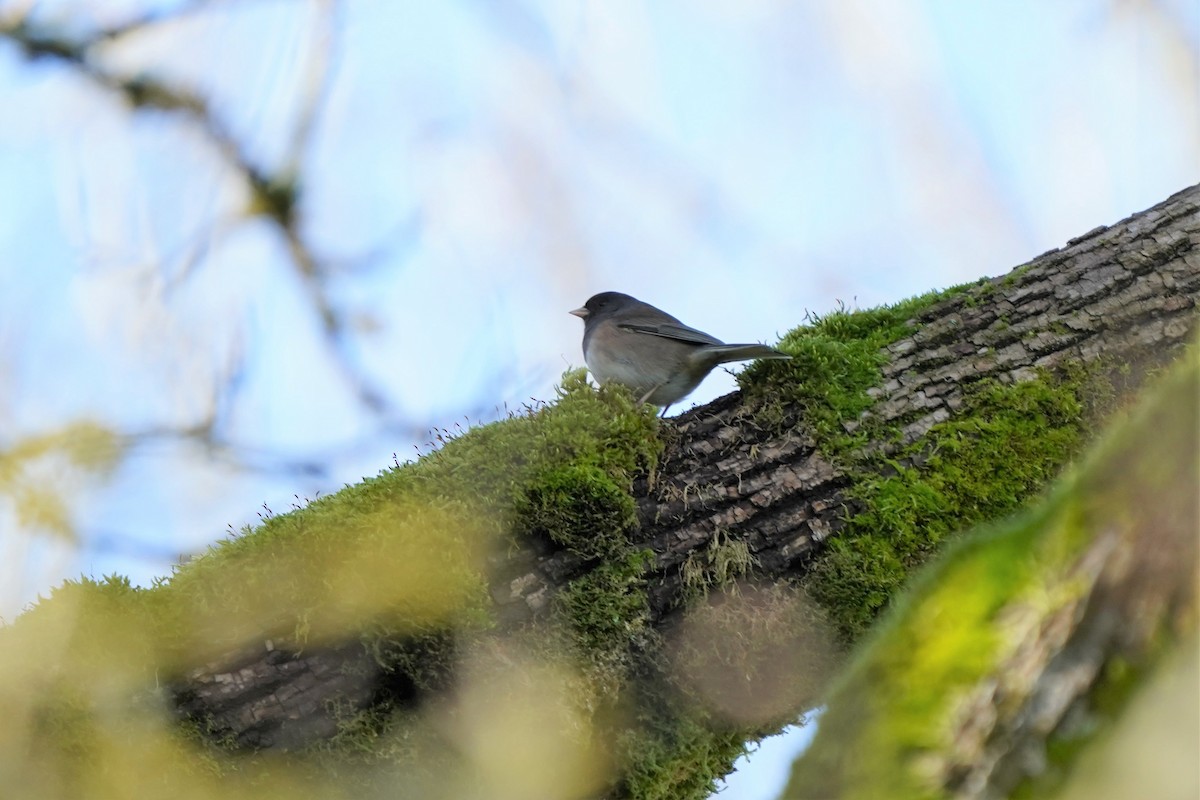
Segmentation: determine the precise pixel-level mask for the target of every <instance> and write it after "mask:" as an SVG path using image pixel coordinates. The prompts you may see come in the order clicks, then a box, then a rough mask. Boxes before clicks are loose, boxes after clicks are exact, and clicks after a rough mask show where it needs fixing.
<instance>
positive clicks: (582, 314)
mask: <svg viewBox="0 0 1200 800" xmlns="http://www.w3.org/2000/svg"><path fill="white" fill-rule="evenodd" d="M567 313H568V314H574V315H575V316H577V317H579V318H580V319H587V317H588V314H589V313H590V312H589V311H588V310H587V309H586V308H577V309H575V310H574V311H568V312H567Z"/></svg>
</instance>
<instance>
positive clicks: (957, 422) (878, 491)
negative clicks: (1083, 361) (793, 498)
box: [809, 373, 1084, 639]
mask: <svg viewBox="0 0 1200 800" xmlns="http://www.w3.org/2000/svg"><path fill="white" fill-rule="evenodd" d="M1079 389H1080V382H1079V381H1078V380H1067V379H1062V378H1058V377H1055V376H1053V375H1050V374H1049V373H1041V374H1040V375H1039V377H1038V378H1037V379H1036V380H1032V381H1026V382H1024V383H1018V384H1001V383H998V382H995V381H984V382H981V383H980V384H978V385H976V386H974V387H972V388H971V389H970V390H969V391H968V392H967V395H966V398H965V403H964V408H963V409H962V411H961V413H960V415H959V416H958V417H956V418H955V419H953V420H950V421H947V422H943V423H940V424H937V425H935V426H933V427H932V428H931V429H930V430H929V432H928V433H927V434H926V435H925V436H923V437H921V438H920V439H919V440H917V441H915V442H913V443H912V444H910V445H908V446H907V447H905V448H902V449H901V450H899V451H898V452H895V453H893V454H891V455H890V456H889V457H887V458H883V457H879V456H867V457H864V458H863V459H861V461H860V463H859V465H858V466H856V468H855V469H856V470H857V472H858V474H859V478H858V479H857V481H856V482H855V484H854V485H853V486H852V487H851V488H850V489H849V490H848V491H847V497H848V498H849V499H850V501H851V504H852V508H853V509H854V511H853V512H852V513H851V515H850V516H849V517H848V519H847V520H846V526H845V528H844V529H843V530H842V531H841V532H840V533H839V535H838V536H836V537H834V538H833V539H831V540H830V542H829V543H828V548H827V550H826V552H825V554H824V555H823V557H822V558H820V559H818V560H817V561H816V563H815V564H814V566H813V569H812V570H811V572H810V575H811V578H810V581H809V588H810V591H811V592H812V594H813V596H814V597H816V598H817V599H818V600H819V601H820V602H821V603H822V604H823V605H824V606H825V607H826V608H828V609H830V611H831V612H832V613H833V615H834V618H835V621H836V624H837V626H838V628H839V629H840V631H841V633H842V635H843V636H844V637H845V638H847V639H853V638H856V637H857V636H858V635H860V634H861V633H862V632H863V631H865V630H866V629H867V627H868V626H869V625H870V624H871V622H872V621H873V620H874V619H875V617H876V615H877V614H878V613H879V611H880V610H881V609H882V608H883V607H884V606H885V605H886V603H887V601H888V599H889V598H890V597H891V596H892V595H893V594H894V593H895V591H896V590H897V589H898V588H899V587H900V586H902V585H903V583H904V581H905V580H906V578H907V576H908V575H909V574H910V573H911V571H912V570H913V569H914V568H915V567H917V566H919V565H920V564H922V563H924V561H925V560H926V559H927V558H928V557H929V556H930V555H931V554H932V553H933V552H935V550H936V548H937V547H938V545H939V544H940V543H941V542H942V541H943V540H945V539H946V538H947V537H948V536H951V535H953V534H954V533H956V532H958V531H961V530H964V529H966V528H969V527H970V526H972V525H974V524H977V523H979V522H982V521H985V520H991V519H999V518H1001V517H1004V516H1007V515H1008V514H1011V513H1013V512H1015V511H1017V510H1018V509H1020V508H1021V506H1022V504H1023V503H1024V502H1025V501H1026V500H1027V499H1028V498H1029V497H1030V496H1032V495H1033V494H1036V493H1037V492H1038V491H1040V490H1041V489H1042V488H1043V487H1044V486H1046V485H1047V483H1048V482H1049V481H1050V480H1051V479H1052V478H1053V477H1054V476H1055V475H1056V474H1057V473H1058V471H1059V470H1060V469H1061V468H1062V467H1063V465H1064V464H1066V463H1067V461H1068V460H1069V459H1070V458H1071V457H1072V456H1073V455H1074V454H1075V453H1076V452H1077V450H1078V448H1079V444H1080V442H1081V439H1082V434H1083V425H1084V415H1083V407H1082V405H1081V403H1080V401H1079V397H1078V393H1079Z"/></svg>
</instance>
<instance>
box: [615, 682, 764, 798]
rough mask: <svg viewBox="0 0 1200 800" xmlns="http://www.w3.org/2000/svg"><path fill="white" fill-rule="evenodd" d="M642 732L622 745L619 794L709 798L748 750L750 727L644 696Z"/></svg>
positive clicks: (640, 717)
mask: <svg viewBox="0 0 1200 800" xmlns="http://www.w3.org/2000/svg"><path fill="white" fill-rule="evenodd" d="M640 700H641V702H640V703H639V707H640V708H641V709H642V713H640V714H639V718H638V722H639V723H640V725H639V726H638V727H637V728H636V733H635V734H633V735H630V736H628V737H627V738H626V739H625V740H624V741H622V742H621V743H620V757H621V762H622V764H623V765H624V770H623V775H624V779H623V785H622V786H621V787H620V794H619V796H623V797H624V796H627V797H630V798H632V800H704V798H707V797H711V796H712V793H713V791H714V790H715V788H716V780H715V778H714V776H717V775H727V774H729V772H730V771H731V770H732V769H733V763H734V762H735V761H737V759H738V758H739V757H741V756H742V755H743V754H744V753H745V752H746V739H747V736H748V735H749V732H748V731H745V730H737V729H732V728H729V727H727V726H721V725H719V724H717V723H716V722H715V721H714V720H712V719H710V718H707V717H706V716H705V715H703V714H701V713H699V712H697V711H695V710H681V709H679V708H676V707H672V706H669V705H665V704H662V701H661V699H656V698H650V697H643V698H641V699H640Z"/></svg>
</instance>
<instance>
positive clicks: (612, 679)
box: [555, 550, 654, 691]
mask: <svg viewBox="0 0 1200 800" xmlns="http://www.w3.org/2000/svg"><path fill="white" fill-rule="evenodd" d="M653 560H654V554H653V553H652V552H650V551H649V550H637V551H633V552H629V553H626V554H625V555H623V556H622V557H620V558H617V559H615V560H612V561H608V562H606V563H604V564H601V565H600V566H598V567H596V568H595V569H593V570H592V571H591V572H588V573H587V574H585V575H582V576H580V577H578V578H576V579H575V580H573V581H571V582H570V583H569V584H567V587H566V588H565V589H563V591H562V592H560V593H559V595H558V597H557V598H556V599H555V604H556V608H557V611H558V613H559V615H560V617H561V618H562V620H563V622H564V624H565V627H566V628H567V629H568V630H569V631H570V637H571V641H572V649H573V650H574V651H575V655H576V657H577V658H578V660H579V661H580V662H581V663H583V664H585V665H586V671H587V672H588V674H589V677H590V678H591V680H592V681H593V683H595V684H596V685H597V686H602V687H607V688H608V689H609V690H610V691H613V690H619V689H620V687H622V686H623V685H624V683H625V682H626V679H627V678H628V675H629V670H630V668H631V667H632V665H633V663H634V656H635V649H641V648H643V647H645V646H646V645H647V644H648V640H649V638H650V637H651V635H652V634H651V631H650V602H649V599H648V597H647V595H646V581H645V577H644V575H645V572H646V569H647V568H648V567H649V566H650V564H651V563H653Z"/></svg>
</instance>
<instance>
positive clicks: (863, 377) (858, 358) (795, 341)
mask: <svg viewBox="0 0 1200 800" xmlns="http://www.w3.org/2000/svg"><path fill="white" fill-rule="evenodd" d="M966 288H967V287H955V288H953V289H948V290H946V291H945V292H936V293H930V294H926V295H922V296H920V297H914V298H912V299H910V300H905V301H904V302H901V303H897V304H895V305H891V306H881V307H879V308H873V309H868V310H865V311H848V310H846V309H845V308H842V309H839V310H837V311H833V312H831V313H829V314H825V315H823V316H816V315H813V316H812V317H811V321H810V324H808V325H806V326H803V327H800V328H796V329H794V330H792V331H790V332H788V333H787V334H786V335H785V336H784V337H783V338H782V339H781V340H780V342H779V345H778V347H779V349H780V350H783V351H784V352H786V353H788V354H789V355H790V356H791V357H792V358H791V360H787V361H785V360H778V359H777V360H770V361H757V362H755V363H753V364H751V365H750V366H749V367H748V368H747V369H746V370H745V371H743V372H742V373H741V374H740V375H739V376H738V384H739V385H740V387H741V389H742V391H743V393H744V394H745V395H746V397H747V400H749V401H750V403H751V406H752V407H753V409H754V414H755V416H756V418H757V419H758V420H759V421H760V422H761V423H762V424H766V425H770V426H773V427H776V428H779V429H781V430H782V426H784V425H785V424H787V423H786V421H787V420H788V419H790V418H791V416H792V415H793V414H794V413H796V412H799V414H800V416H801V418H802V420H803V423H802V424H803V427H804V429H805V430H806V431H808V432H810V433H811V434H812V435H813V436H815V437H816V439H817V441H818V442H819V443H820V446H821V448H822V450H823V451H824V452H826V453H829V454H834V453H844V452H848V451H851V450H853V449H854V448H855V447H858V446H861V445H863V444H865V443H866V442H867V441H869V436H870V433H871V431H869V430H866V429H859V430H857V431H856V432H855V433H853V434H850V433H847V430H846V427H845V426H844V423H846V422H854V421H857V420H858V419H859V417H860V416H861V415H862V413H863V412H864V411H866V410H867V409H869V408H870V407H871V405H872V404H873V403H874V400H873V399H872V398H871V396H870V395H868V394H867V390H868V389H871V388H873V387H875V386H878V385H879V382H880V374H881V373H880V369H881V368H882V366H883V365H884V364H885V363H887V361H888V358H889V355H888V354H887V353H886V352H884V351H883V348H884V347H886V346H887V345H889V344H891V343H893V342H895V341H898V340H899V339H902V338H904V337H905V336H909V335H911V334H912V333H913V332H914V331H915V330H916V323H914V322H913V320H914V318H915V317H916V316H917V315H918V314H919V313H920V312H921V311H923V310H925V309H928V308H929V307H930V306H932V305H934V304H935V303H937V302H939V301H942V300H945V299H946V298H948V297H950V296H953V295H955V294H958V293H960V292H962V291H965V290H966Z"/></svg>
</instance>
